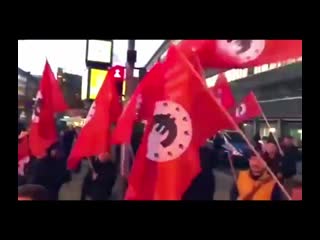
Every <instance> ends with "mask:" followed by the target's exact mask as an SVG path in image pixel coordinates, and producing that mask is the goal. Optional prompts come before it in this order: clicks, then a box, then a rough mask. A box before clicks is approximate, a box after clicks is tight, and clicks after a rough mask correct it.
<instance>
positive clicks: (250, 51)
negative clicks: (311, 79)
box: [178, 40, 302, 69]
mask: <svg viewBox="0 0 320 240" xmlns="http://www.w3.org/2000/svg"><path fill="white" fill-rule="evenodd" d="M178 46H179V49H180V50H181V51H183V52H184V53H185V54H186V55H187V56H190V55H192V54H194V52H196V53H197V54H198V56H199V58H200V62H201V65H202V67H203V68H227V69H230V68H246V67H253V66H259V65H263V64H267V63H275V62H281V61H284V60H287V59H290V58H297V57H300V56H302V40H183V41H181V43H180V44H179V45H178Z"/></svg>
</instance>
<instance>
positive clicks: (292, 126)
mask: <svg viewBox="0 0 320 240" xmlns="http://www.w3.org/2000/svg"><path fill="white" fill-rule="evenodd" d="M282 126H283V134H284V135H290V136H292V137H294V139H295V141H296V143H297V145H298V146H302V122H289V121H287V122H283V124H282Z"/></svg>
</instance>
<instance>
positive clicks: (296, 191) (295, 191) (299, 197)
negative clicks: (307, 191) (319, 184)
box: [292, 187, 302, 201]
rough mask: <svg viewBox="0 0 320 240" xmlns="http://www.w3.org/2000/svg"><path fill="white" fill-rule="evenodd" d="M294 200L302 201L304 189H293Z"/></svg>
mask: <svg viewBox="0 0 320 240" xmlns="http://www.w3.org/2000/svg"><path fill="white" fill-rule="evenodd" d="M292 200H297V201H301V200H302V187H299V188H294V189H292Z"/></svg>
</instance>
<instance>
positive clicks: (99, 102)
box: [67, 67, 120, 170]
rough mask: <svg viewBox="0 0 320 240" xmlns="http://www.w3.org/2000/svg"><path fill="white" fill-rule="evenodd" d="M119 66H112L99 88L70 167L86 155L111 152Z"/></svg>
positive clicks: (76, 143)
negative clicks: (111, 130)
mask: <svg viewBox="0 0 320 240" xmlns="http://www.w3.org/2000/svg"><path fill="white" fill-rule="evenodd" d="M116 69H117V68H114V67H113V68H111V69H110V70H109V72H108V74H107V76H106V78H105V80H104V82H103V84H102V86H101V88H100V90H99V93H98V95H97V98H96V99H95V101H94V102H93V103H92V105H91V107H90V110H89V113H88V115H87V118H86V120H85V125H84V126H83V128H82V129H81V131H80V134H79V136H78V138H77V140H76V142H75V145H74V146H73V148H72V150H71V153H70V156H69V158H68V164H67V165H68V169H71V170H72V169H75V168H76V167H77V166H78V164H79V163H80V161H81V160H82V159H83V158H85V157H92V156H97V155H99V154H102V153H106V152H110V134H111V133H110V126H111V123H112V120H113V119H114V117H112V116H111V114H113V113H116V112H118V110H117V108H118V107H119V105H118V104H114V103H116V102H117V101H119V100H120V99H119V95H118V93H117V90H116V86H115V74H116Z"/></svg>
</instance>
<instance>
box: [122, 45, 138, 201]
mask: <svg viewBox="0 0 320 240" xmlns="http://www.w3.org/2000/svg"><path fill="white" fill-rule="evenodd" d="M134 54H135V40H133V39H129V40H128V51H127V64H126V81H127V83H128V90H129V94H131V93H132V91H133V89H132V86H134V76H133V71H134V63H135V61H136V59H135V57H134ZM129 85H130V86H131V88H130V86H129ZM129 94H128V95H129ZM125 161H126V146H125V144H121V151H120V171H119V180H120V183H119V185H120V189H119V190H120V193H119V194H120V199H123V198H124V195H125V191H126V188H127V179H126V178H125V177H124V176H122V172H121V171H122V170H124V165H125Z"/></svg>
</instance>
